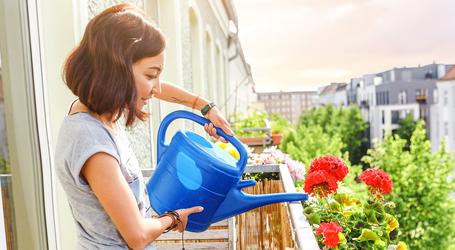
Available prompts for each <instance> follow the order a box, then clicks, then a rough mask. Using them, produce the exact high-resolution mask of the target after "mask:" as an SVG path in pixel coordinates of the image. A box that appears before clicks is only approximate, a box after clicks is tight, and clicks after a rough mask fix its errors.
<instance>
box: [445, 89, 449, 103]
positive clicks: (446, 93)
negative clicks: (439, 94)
mask: <svg viewBox="0 0 455 250" xmlns="http://www.w3.org/2000/svg"><path fill="white" fill-rule="evenodd" d="M448 103H449V92H448V91H447V90H444V106H447V105H448Z"/></svg>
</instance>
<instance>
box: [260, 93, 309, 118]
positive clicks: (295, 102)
mask: <svg viewBox="0 0 455 250" xmlns="http://www.w3.org/2000/svg"><path fill="white" fill-rule="evenodd" d="M316 94H317V92H316V91H292V92H283V91H280V92H261V93H257V98H258V102H260V103H262V104H263V105H264V108H265V110H266V111H267V113H269V114H271V113H278V114H281V115H282V116H283V117H285V118H286V119H288V120H289V121H290V122H292V123H297V121H298V119H299V116H300V114H302V112H304V111H306V110H309V109H311V108H313V107H314V106H315V97H316Z"/></svg>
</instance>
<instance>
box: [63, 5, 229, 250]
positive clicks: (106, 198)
mask: <svg viewBox="0 0 455 250" xmlns="http://www.w3.org/2000/svg"><path fill="white" fill-rule="evenodd" d="M164 51H165V38H164V35H163V34H162V32H161V31H159V30H158V29H157V28H156V27H155V26H154V25H153V24H152V23H151V22H150V21H149V20H147V19H146V17H145V15H144V14H143V12H142V11H141V10H140V9H138V8H136V7H134V6H131V5H128V4H120V5H116V6H113V7H110V8H108V9H106V10H104V11H103V12H102V13H100V14H99V15H97V16H95V17H94V18H93V19H91V20H90V22H89V23H88V25H87V27H86V30H85V33H84V37H83V38H82V40H81V42H80V44H79V45H78V46H77V47H76V48H75V49H74V50H73V51H72V53H71V54H70V55H69V57H68V58H67V60H66V63H65V68H64V80H65V83H66V84H67V86H68V88H69V89H70V90H71V91H72V92H73V94H74V95H76V96H77V97H78V99H77V100H75V101H74V102H73V103H72V104H71V107H70V110H69V112H68V114H67V116H66V117H65V119H64V121H63V123H62V126H61V128H60V132H59V136H58V141H57V145H56V152H55V164H56V166H57V173H58V177H59V180H60V182H61V183H62V186H63V188H64V190H65V192H66V194H67V197H68V203H69V205H70V208H71V212H72V215H73V217H74V220H75V222H76V226H77V231H78V248H79V249H128V248H132V249H153V246H152V245H151V243H152V242H153V241H154V240H155V239H157V238H158V237H159V236H160V235H161V234H162V233H163V232H167V231H169V230H179V231H181V232H182V231H183V230H184V229H185V225H186V222H187V219H188V216H189V215H190V214H192V213H198V212H201V211H202V210H203V207H200V206H196V207H190V208H181V209H178V210H176V211H169V212H167V213H165V214H164V215H162V216H160V217H152V216H151V212H152V211H151V208H150V202H149V199H148V196H147V190H146V187H145V184H144V180H143V176H142V174H141V171H140V167H139V164H138V161H137V160H136V158H135V156H134V154H133V152H132V150H131V148H130V147H129V143H128V140H127V138H126V135H125V131H124V129H123V127H122V126H119V118H121V117H123V118H124V120H125V126H126V127H130V126H132V125H133V124H134V123H135V122H137V121H139V122H140V121H145V120H147V118H148V117H149V114H148V113H146V112H143V111H142V109H143V107H144V106H145V105H146V104H147V102H148V101H149V100H150V99H151V98H157V99H161V100H164V101H168V102H173V103H180V104H182V105H185V106H187V107H190V108H193V109H199V110H202V111H203V112H202V113H203V115H204V116H205V117H206V118H207V119H208V120H210V121H211V123H210V124H206V125H205V130H206V131H207V132H208V133H209V134H210V135H211V136H213V137H215V138H217V139H222V140H224V139H223V138H220V137H219V136H218V135H217V134H216V131H215V129H214V126H216V127H220V128H221V129H223V131H225V132H226V133H227V134H229V135H232V134H233V133H232V130H231V128H230V125H229V123H228V122H227V121H226V119H225V118H224V117H223V116H222V115H221V112H220V111H219V110H218V109H217V108H216V107H214V105H213V104H212V103H210V102H209V101H208V100H206V99H204V98H202V97H200V96H199V95H197V94H193V93H191V92H189V91H186V90H184V89H182V88H180V87H177V86H175V85H172V84H170V83H164V82H162V81H161V80H160V74H161V72H162V71H163V67H164V62H165V55H164Z"/></svg>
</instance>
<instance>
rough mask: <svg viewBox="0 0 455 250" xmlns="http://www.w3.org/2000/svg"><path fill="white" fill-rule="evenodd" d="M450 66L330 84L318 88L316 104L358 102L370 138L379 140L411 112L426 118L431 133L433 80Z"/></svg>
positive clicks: (394, 71) (396, 71) (396, 70)
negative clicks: (367, 126)
mask: <svg viewBox="0 0 455 250" xmlns="http://www.w3.org/2000/svg"><path fill="white" fill-rule="evenodd" d="M451 66H452V65H445V64H436V63H433V64H429V65H425V66H418V67H411V68H408V67H403V68H393V69H391V70H387V71H384V72H381V73H374V74H366V75H363V76H361V77H358V78H352V79H351V80H350V82H349V83H347V84H344V83H332V84H330V85H328V86H325V87H322V88H320V89H319V91H318V92H319V93H318V97H317V98H318V101H317V103H318V105H327V104H333V105H335V106H340V105H341V106H345V105H348V104H357V105H358V106H359V107H360V109H361V111H362V115H363V117H364V119H365V120H366V121H367V122H368V125H369V132H368V133H369V134H370V140H373V139H379V140H382V138H383V137H384V135H385V133H386V131H388V130H392V131H393V130H395V129H397V128H398V121H399V120H401V119H403V118H405V117H406V115H407V114H410V113H411V114H413V116H414V119H423V120H425V121H426V128H427V134H428V135H429V136H432V126H433V125H432V123H431V122H430V119H431V116H432V115H434V114H433V113H434V112H432V111H431V110H430V107H431V105H432V104H433V103H434V93H435V91H436V81H437V79H438V78H441V77H443V76H444V75H445V74H446V73H447V71H448V70H449V68H450V67H451ZM454 129H455V128H454ZM430 138H431V137H430Z"/></svg>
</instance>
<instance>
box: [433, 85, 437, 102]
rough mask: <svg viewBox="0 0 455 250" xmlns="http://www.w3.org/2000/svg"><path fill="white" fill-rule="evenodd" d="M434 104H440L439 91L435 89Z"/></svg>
mask: <svg viewBox="0 0 455 250" xmlns="http://www.w3.org/2000/svg"><path fill="white" fill-rule="evenodd" d="M433 102H434V103H435V104H436V103H438V89H433Z"/></svg>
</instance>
